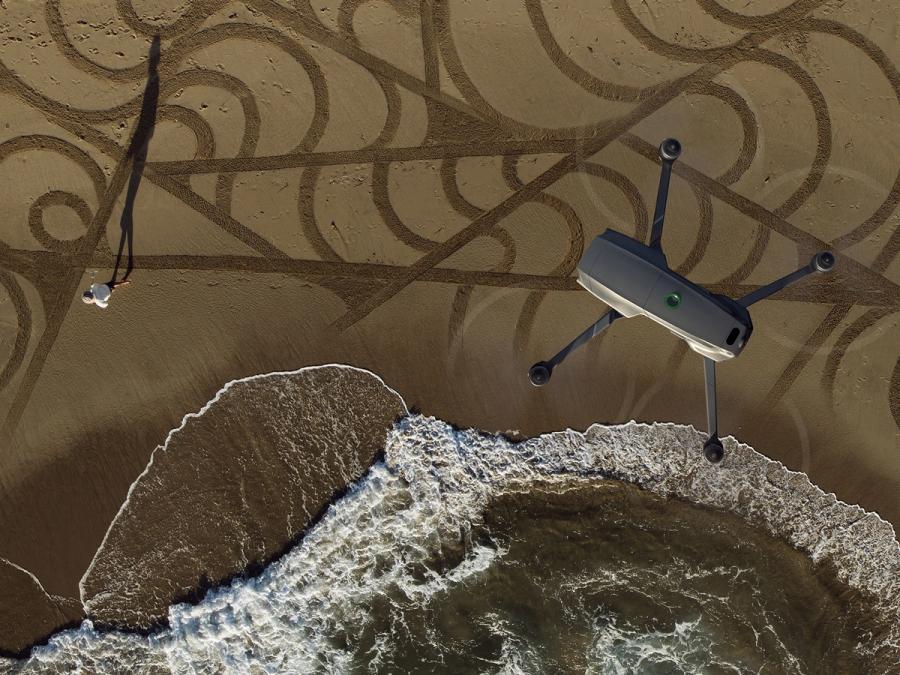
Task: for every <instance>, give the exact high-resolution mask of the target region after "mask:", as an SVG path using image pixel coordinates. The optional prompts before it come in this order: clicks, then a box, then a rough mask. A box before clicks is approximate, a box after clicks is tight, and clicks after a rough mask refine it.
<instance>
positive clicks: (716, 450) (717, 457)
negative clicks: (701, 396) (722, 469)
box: [703, 356, 725, 464]
mask: <svg viewBox="0 0 900 675" xmlns="http://www.w3.org/2000/svg"><path fill="white" fill-rule="evenodd" d="M703 376H704V379H705V380H706V428H707V431H708V432H709V438H707V439H706V443H704V444H703V454H704V455H705V456H706V459H707V460H708V461H710V462H712V463H713V464H715V463H717V462H721V461H722V458H723V457H724V456H725V449H724V448H723V447H722V442H721V441H720V440H719V422H718V420H717V419H716V362H715V361H713V360H712V359H710V358H707V357H705V356H704V357H703Z"/></svg>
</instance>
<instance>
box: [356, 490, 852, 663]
mask: <svg viewBox="0 0 900 675" xmlns="http://www.w3.org/2000/svg"><path fill="white" fill-rule="evenodd" d="M468 547H469V548H475V549H477V548H478V547H483V548H484V549H485V550H490V551H494V552H496V553H495V554H492V555H491V556H490V557H491V558H492V563H491V564H490V565H489V566H488V567H487V568H486V569H484V570H482V571H481V572H480V573H479V574H477V575H473V576H471V577H469V578H468V579H467V580H466V581H465V582H463V583H459V584H456V585H453V586H452V587H448V588H447V589H446V590H445V591H442V592H440V593H436V594H435V595H434V596H432V597H431V598H429V600H428V602H427V603H424V604H416V603H404V601H403V598H402V597H393V598H392V599H391V602H392V604H393V607H391V609H390V611H388V612H386V613H385V616H384V617H383V618H382V620H381V625H380V626H378V627H375V626H373V627H372V629H371V630H369V631H366V632H365V633H364V635H363V639H362V640H361V644H360V647H359V648H358V650H357V654H359V655H360V656H361V658H359V659H358V660H357V662H356V664H355V665H356V666H357V667H358V669H359V670H360V671H363V670H365V666H366V665H367V664H365V663H363V661H364V659H365V656H364V655H365V654H366V653H367V652H368V651H369V650H370V649H372V648H373V647H375V646H376V645H378V644H390V645H391V650H390V656H385V657H384V666H383V667H382V670H383V671H384V672H431V671H435V670H445V671H448V672H478V671H483V670H488V671H496V670H498V669H499V670H507V671H508V670H512V671H516V670H525V671H527V672H536V673H537V672H540V673H552V672H590V673H632V672H641V673H682V672H683V673H699V672H703V673H745V672H746V673H766V672H769V673H822V674H824V673H851V672H864V671H865V664H864V663H863V660H862V659H860V658H859V657H858V656H857V655H856V654H855V652H854V647H855V644H856V641H857V639H858V636H857V635H856V631H855V630H854V627H853V619H852V618H851V617H852V614H853V610H852V609H851V608H850V607H848V606H847V604H846V603H842V602H841V601H840V600H839V598H838V597H837V596H836V594H835V593H834V592H833V591H832V590H831V589H830V588H829V586H828V584H827V583H826V582H825V581H823V580H822V579H820V578H819V577H818V576H817V575H816V573H815V572H814V570H813V567H812V565H811V564H810V563H809V561H808V559H806V558H805V557H804V556H803V555H801V554H800V553H798V552H797V551H794V550H792V549H790V548H789V547H788V546H786V545H785V544H783V543H781V542H777V541H774V540H772V539H771V538H769V537H767V536H765V535H762V534H761V533H760V532H759V531H758V530H755V529H754V528H751V527H749V526H747V525H746V524H745V523H743V522H742V521H740V520H739V519H737V518H735V517H731V516H728V515H727V514H721V513H714V512H711V511H707V510H703V509H699V508H696V507H693V506H690V505H688V504H685V503H683V502H679V501H677V500H666V499H662V498H659V497H656V496H654V495H652V494H649V493H647V492H642V491H640V490H638V489H637V488H634V487H632V486H628V485H625V484H622V483H613V482H608V483H605V484H602V485H597V484H596V482H595V481H582V482H581V484H580V485H574V484H573V485H572V486H571V487H569V488H568V489H567V488H560V487H559V486H557V487H554V488H552V489H551V490H549V491H544V490H540V489H533V490H531V491H529V492H524V493H519V494H507V495H504V496H502V497H500V498H498V499H496V500H495V501H494V502H493V503H492V504H491V506H490V507H489V510H488V512H487V514H486V517H485V522H484V524H483V525H482V526H479V527H478V528H476V530H475V531H474V532H473V533H472V542H471V543H470V544H469V545H468ZM470 555H471V553H470ZM452 558H453V555H450V556H447V555H446V554H445V555H444V556H442V557H440V558H439V559H438V560H436V561H435V563H436V564H437V565H438V566H440V565H447V566H448V567H449V566H451V565H452V563H451V561H452ZM400 608H402V609H400ZM398 627H401V628H400V629H398Z"/></svg>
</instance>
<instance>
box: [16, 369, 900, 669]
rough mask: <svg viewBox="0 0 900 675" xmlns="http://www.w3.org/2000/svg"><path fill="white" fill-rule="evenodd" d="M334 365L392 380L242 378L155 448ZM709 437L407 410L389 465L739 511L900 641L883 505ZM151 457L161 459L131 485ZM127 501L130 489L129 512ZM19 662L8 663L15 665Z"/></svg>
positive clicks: (649, 427)
mask: <svg viewBox="0 0 900 675" xmlns="http://www.w3.org/2000/svg"><path fill="white" fill-rule="evenodd" d="M327 367H336V368H349V369H353V370H356V371H361V372H367V373H369V374H371V375H373V376H374V377H376V378H377V379H378V380H379V381H381V382H382V383H384V381H383V379H382V378H380V377H378V376H377V375H375V374H374V373H370V371H366V370H364V369H360V368H356V367H353V366H347V365H341V364H329V365H320V366H310V367H308V368H302V369H299V370H294V371H279V372H275V373H267V374H261V375H254V376H251V377H247V378H240V379H236V380H232V381H231V382H229V383H227V384H226V385H225V386H224V387H222V389H220V390H219V392H218V393H217V394H216V396H215V397H214V398H213V399H212V400H210V401H209V402H208V403H207V404H206V405H204V406H203V407H202V408H201V409H200V410H199V411H197V412H193V413H189V414H187V415H185V416H184V418H183V419H182V422H181V424H180V425H179V426H178V427H177V428H176V429H173V430H172V431H170V432H169V434H168V435H167V438H166V442H165V443H163V444H162V445H160V446H158V447H157V448H156V450H155V451H154V454H155V453H156V452H157V451H159V450H160V449H165V447H166V445H167V443H168V441H169V439H170V438H171V437H172V435H173V434H174V433H175V432H177V431H178V430H179V429H181V428H183V427H184V425H185V424H186V423H187V422H188V421H189V419H191V418H193V417H200V416H202V415H203V414H204V413H205V412H206V411H207V410H208V409H209V408H210V407H211V406H212V405H213V404H214V403H215V402H216V401H217V400H218V399H219V397H220V396H221V395H222V394H223V393H224V392H225V391H226V390H227V389H229V388H230V387H232V386H234V385H236V384H238V383H240V382H245V381H251V380H258V379H264V378H267V377H272V376H275V375H293V374H298V373H302V372H304V371H307V370H310V369H318V368H327ZM385 387H387V388H388V389H389V390H390V391H392V392H394V390H393V389H391V388H390V387H388V386H387V385H386V384H385ZM394 393H396V392H394ZM398 396H399V394H398ZM400 398H401V400H402V397H400ZM407 410H408V407H407ZM704 438H705V435H704V434H703V433H701V432H700V431H698V430H696V429H695V428H693V427H692V426H688V425H679V424H674V423H662V422H657V423H652V424H645V423H638V422H633V421H632V422H629V423H626V424H621V425H611V426H606V425H600V424H595V425H592V426H591V427H589V428H588V429H587V430H586V431H585V432H579V431H576V430H572V429H566V430H565V431H558V432H552V433H548V434H544V435H541V436H538V437H535V438H531V439H528V440H526V441H522V442H513V441H510V440H508V439H507V438H505V437H503V436H502V435H494V434H486V433H484V432H480V431H477V430H473V429H466V430H460V429H456V428H454V427H452V426H451V425H449V424H447V423H446V422H443V421H441V420H438V419H436V418H433V417H425V416H421V415H409V414H408V415H407V416H406V417H405V418H403V419H402V420H401V421H400V422H398V424H397V425H396V426H395V428H394V429H393V430H392V431H391V432H390V433H389V435H388V439H387V444H386V445H387V447H388V454H387V459H386V461H387V466H388V468H389V469H390V470H391V471H394V472H398V473H400V474H404V473H406V470H407V469H409V458H410V456H415V457H423V456H424V457H426V458H435V457H436V456H438V455H441V456H445V455H446V454H447V453H452V454H453V455H454V459H455V460H457V462H459V464H457V466H461V467H465V473H466V474H468V477H467V480H466V482H468V481H469V480H472V479H475V478H477V479H478V480H479V481H484V480H485V478H486V479H487V484H486V485H485V488H487V489H486V492H487V493H490V494H492V495H493V494H498V493H500V492H503V491H506V490H510V489H527V488H528V486H529V485H530V484H534V483H535V482H536V481H543V482H546V481H548V480H549V481H550V482H554V481H560V482H564V481H566V480H569V479H571V478H573V477H580V478H596V479H603V480H620V481H624V482H628V483H632V484H635V485H637V486H639V487H641V488H643V489H646V490H648V491H651V492H654V493H656V494H659V495H663V496H668V497H677V498H680V499H684V500H686V501H689V502H691V503H694V504H697V505H700V506H704V507H708V508H713V509H719V510H724V511H728V512H731V513H734V514H737V515H739V516H741V517H742V518H744V519H745V520H747V521H748V522H750V523H752V524H753V525H755V526H757V527H761V528H762V529H764V530H765V531H767V532H768V533H770V534H771V535H773V536H775V537H777V538H779V539H781V540H783V541H786V542H787V543H788V544H790V545H791V546H793V547H794V548H796V549H798V550H799V551H801V552H803V553H805V554H806V555H807V556H809V558H810V559H811V560H812V561H813V562H815V563H817V564H828V565H830V566H831V567H832V568H833V570H834V572H835V573H836V575H837V577H838V578H839V579H840V580H841V581H842V582H843V583H845V584H846V585H847V586H848V587H849V588H852V589H854V590H856V591H859V592H860V593H861V594H863V595H864V596H865V597H866V598H867V600H868V601H869V602H870V603H871V610H872V612H873V613H874V614H875V615H877V616H876V617H875V618H877V619H878V620H879V623H882V625H885V626H887V627H888V629H887V631H886V633H883V634H881V635H879V636H878V643H879V644H877V645H876V644H871V645H869V650H872V651H876V650H878V649H884V648H887V649H900V542H898V541H897V538H896V533H895V531H894V528H893V526H892V525H891V524H890V523H889V522H887V521H885V520H884V519H882V518H881V517H880V516H879V515H878V514H876V513H873V512H868V511H866V510H864V509H863V508H862V507H860V506H858V505H852V504H848V503H846V502H844V501H841V500H839V499H838V498H837V497H836V496H835V495H834V494H833V493H826V492H825V491H823V490H822V489H821V488H819V487H818V486H816V485H815V484H813V483H812V482H811V481H810V479H809V477H808V476H807V475H806V474H804V473H802V472H795V471H791V470H789V469H788V468H787V467H785V466H784V465H783V464H782V463H781V462H778V461H775V460H772V459H769V458H768V457H766V456H764V455H763V454H761V453H759V452H757V451H756V450H755V449H753V448H752V447H750V446H749V445H747V444H744V443H741V442H739V441H738V440H736V439H735V438H733V437H727V438H725V439H723V444H724V445H725V450H726V457H725V460H724V461H723V462H722V463H721V464H719V465H710V464H709V463H707V462H706V461H705V460H704V459H703V457H702V453H701V451H700V448H701V447H702V443H703V440H704ZM398 446H404V448H405V449H404V450H403V451H402V452H398V451H395V452H393V453H392V452H391V448H392V447H393V448H395V449H396V448H397V447H398ZM152 462H153V457H152V456H151V459H150V462H148V465H147V468H145V470H144V472H143V473H142V474H141V476H140V477H138V479H136V481H135V483H134V484H133V485H132V489H133V487H134V485H135V484H137V482H138V481H139V480H140V478H141V477H142V476H143V475H145V474H146V472H147V471H148V470H149V468H150V466H151V465H152ZM455 463H456V462H455ZM363 480H366V479H365V478H363ZM488 486H490V487H489V488H488ZM128 494H129V496H130V494H131V489H130V490H129V493H128ZM484 496H487V495H484ZM479 501H480V500H479ZM126 504H127V498H126V501H125V502H124V503H123V506H122V507H121V508H120V512H121V511H122V509H124V508H125V505H126ZM301 545H302V542H301ZM101 548H102V545H101ZM92 565H93V562H92ZM89 569H90V568H89ZM76 631H80V632H81V633H82V635H83V637H85V638H89V636H92V635H93V636H96V637H99V634H97V633H96V632H95V631H94V629H93V626H92V624H91V622H90V621H89V620H88V621H85V623H84V624H83V625H82V627H81V628H79V629H74V630H70V631H64V632H65V633H73V632H76ZM867 651H868V650H867ZM15 664H16V662H15V661H12V662H10V661H7V665H9V666H13V667H14V666H15ZM0 665H3V659H0Z"/></svg>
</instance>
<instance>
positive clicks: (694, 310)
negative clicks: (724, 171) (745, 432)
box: [528, 138, 835, 464]
mask: <svg viewBox="0 0 900 675" xmlns="http://www.w3.org/2000/svg"><path fill="white" fill-rule="evenodd" d="M679 155H681V143H679V142H678V141H677V140H675V139H674V138H667V139H665V140H664V141H663V142H662V143H661V144H660V146H659V159H660V162H661V164H662V170H661V173H660V178H659V188H658V190H657V194H656V209H655V212H654V214H653V226H652V228H651V230H650V244H649V245H645V244H643V243H642V242H640V241H638V240H636V239H633V238H631V237H628V236H626V235H624V234H622V233H620V232H616V231H614V230H609V229H607V230H606V231H605V232H604V233H603V234H601V235H600V236H598V237H596V238H595V239H594V241H593V242H591V245H590V247H588V249H587V251H586V252H585V254H584V255H583V256H582V258H581V261H580V262H579V263H578V283H579V284H580V285H581V286H582V287H584V289H585V290H587V291H588V292H589V293H591V294H592V295H594V296H595V297H597V298H598V299H600V300H602V301H603V302H605V303H606V304H607V305H608V306H609V307H610V310H609V311H608V312H607V313H606V314H604V315H603V316H601V317H600V318H599V319H598V320H597V321H596V322H595V323H594V324H593V325H591V326H588V328H587V329H586V330H584V331H583V332H582V333H581V334H580V335H579V336H578V337H576V338H575V339H574V340H572V342H570V343H569V344H568V345H566V346H565V347H564V348H563V349H562V350H560V352H559V353H558V354H556V356H554V357H553V358H552V359H550V360H549V361H539V362H538V363H535V364H534V365H533V366H532V367H531V369H530V370H529V371H528V377H529V379H530V380H531V383H532V384H533V385H535V386H536V387H541V386H543V385H545V384H547V383H548V382H549V381H550V376H551V375H552V374H553V369H554V368H555V367H556V366H558V365H559V364H560V363H562V362H563V360H565V358H566V357H567V356H568V355H569V354H571V353H572V351H574V350H575V349H577V348H578V347H580V346H581V345H583V344H584V343H586V342H587V341H588V340H590V339H591V338H593V337H596V336H597V335H599V334H600V333H602V332H603V331H604V330H606V329H607V328H609V326H610V325H611V324H612V323H613V322H614V321H618V320H619V319H621V318H623V317H624V318H629V319H630V318H631V317H634V316H645V317H647V318H648V319H651V320H653V321H655V322H656V323H658V324H661V325H662V326H665V327H666V328H667V329H669V331H671V332H672V333H674V334H675V335H676V336H677V337H679V338H681V339H682V340H684V341H685V342H687V343H688V346H690V348H691V349H692V350H694V351H695V352H697V353H698V354H700V355H701V356H702V357H703V372H704V376H705V380H706V421H707V428H708V429H707V430H708V432H709V438H708V439H707V440H706V442H705V443H704V445H703V454H704V456H705V457H706V459H707V460H709V461H710V462H712V463H714V464H715V463H718V462H720V461H722V458H723V457H724V456H725V450H724V448H723V447H722V442H721V441H720V440H719V434H718V425H717V422H716V363H717V362H719V361H726V360H728V359H733V358H735V357H736V356H738V355H740V353H741V352H742V351H743V350H744V348H745V347H746V346H747V342H748V341H749V340H750V335H751V333H752V332H753V322H752V321H751V320H750V313H749V312H748V311H747V308H748V307H750V306H751V305H752V304H754V303H756V302H759V301H760V300H763V299H765V298H768V297H769V296H770V295H773V294H774V293H777V292H778V291H780V290H782V289H783V288H786V287H787V286H789V285H791V284H793V283H796V282H797V281H799V280H800V279H802V278H803V277H805V276H806V275H808V274H812V273H814V272H829V271H831V270H832V268H833V267H834V262H835V258H834V254H833V253H831V252H829V251H822V252H820V253H816V254H815V255H814V256H813V257H812V259H811V260H810V261H809V264H808V265H805V266H804V267H801V268H800V269H798V270H797V271H795V272H792V273H790V274H788V275H786V276H784V277H782V278H780V279H777V280H775V281H773V282H772V283H770V284H767V285H765V286H761V287H760V288H758V289H756V290H755V291H753V292H752V293H749V294H748V295H745V296H744V297H742V298H738V299H733V298H729V297H727V296H725V295H720V294H718V293H711V292H710V291H708V290H707V289H705V288H703V287H702V286H700V285H698V284H695V283H694V282H692V281H689V280H687V279H685V278H684V277H682V276H681V275H679V274H678V273H676V272H675V271H673V270H672V269H671V268H670V267H669V263H668V261H667V260H666V256H665V253H663V250H662V230H663V221H664V220H665V215H666V202H667V201H668V195H669V179H670V178H671V175H672V165H673V164H674V163H675V160H676V159H678V157H679Z"/></svg>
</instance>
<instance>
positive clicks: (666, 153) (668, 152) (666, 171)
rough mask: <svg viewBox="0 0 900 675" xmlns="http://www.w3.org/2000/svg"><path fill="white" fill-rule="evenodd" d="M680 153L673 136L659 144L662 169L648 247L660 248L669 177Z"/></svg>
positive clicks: (678, 144)
mask: <svg viewBox="0 0 900 675" xmlns="http://www.w3.org/2000/svg"><path fill="white" fill-rule="evenodd" d="M680 154H681V144H680V143H679V142H678V141H676V140H675V139H674V138H667V139H666V140H664V141H663V142H662V143H661V144H660V146H659V159H660V162H661V163H662V171H661V172H660V175H659V188H658V189H657V192H656V209H655V210H654V212H653V226H652V227H651V229H650V247H651V248H658V249H661V248H662V230H663V221H664V220H665V218H666V202H667V201H668V199H669V179H670V178H671V177H672V164H674V163H675V160H676V159H678V155H680Z"/></svg>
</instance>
